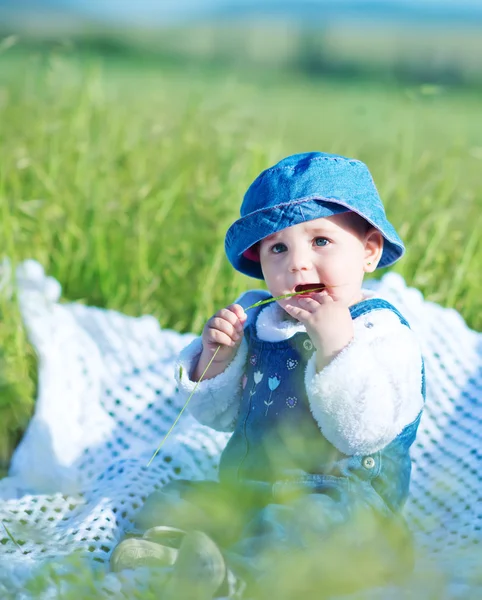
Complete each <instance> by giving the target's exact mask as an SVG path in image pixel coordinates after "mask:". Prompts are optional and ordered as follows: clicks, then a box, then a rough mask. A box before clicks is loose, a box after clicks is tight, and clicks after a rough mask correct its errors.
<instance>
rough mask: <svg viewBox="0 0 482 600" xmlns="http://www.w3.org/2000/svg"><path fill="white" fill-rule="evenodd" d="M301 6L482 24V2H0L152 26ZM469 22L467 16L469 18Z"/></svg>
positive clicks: (17, 8) (332, 11) (1, 5)
mask: <svg viewBox="0 0 482 600" xmlns="http://www.w3.org/2000/svg"><path fill="white" fill-rule="evenodd" d="M299 2H302V3H303V5H304V7H305V11H306V10H309V7H310V6H311V7H316V8H320V9H321V8H324V10H325V12H326V14H335V12H336V13H340V12H341V11H342V10H343V9H344V7H346V8H347V9H348V10H351V12H352V13H354V14H360V10H361V9H362V7H363V10H364V11H369V12H370V14H374V13H376V12H377V9H379V10H380V13H381V14H382V13H383V12H387V11H388V10H389V9H394V8H397V14H405V13H406V14H407V15H408V16H409V17H410V16H411V17H413V18H417V16H421V18H427V17H428V18H432V17H433V18H437V16H438V15H439V14H441V13H444V14H446V15H448V16H446V18H449V19H450V18H452V15H455V13H460V14H462V13H466V15H467V14H468V15H469V17H468V20H470V14H471V11H475V12H477V13H479V15H478V16H479V19H481V20H482V0H0V12H1V9H2V8H8V9H9V10H10V11H15V12H16V13H21V12H22V10H23V11H25V13H27V12H42V10H45V11H46V10H49V11H56V10H60V11H64V10H67V11H69V10H71V11H74V12H75V13H78V14H80V15H83V16H86V17H88V18H91V19H94V20H99V21H103V22H112V23H115V22H118V23H137V24H152V23H156V24H157V23H159V24H161V23H163V22H170V21H171V22H172V21H176V20H185V19H186V18H190V19H196V17H206V16H209V15H210V14H216V13H217V12H218V11H221V10H223V9H224V11H226V10H229V9H231V10H232V9H233V7H234V6H237V7H238V11H237V13H236V14H240V13H242V12H243V11H246V8H247V7H252V8H253V10H254V11H255V13H256V14H259V13H260V11H263V12H265V13H270V12H275V11H276V10H277V9H278V11H279V9H280V6H282V7H284V9H285V12H286V10H288V11H289V14H290V15H291V16H296V7H297V5H299V4H298V3H299ZM466 19H467V16H466Z"/></svg>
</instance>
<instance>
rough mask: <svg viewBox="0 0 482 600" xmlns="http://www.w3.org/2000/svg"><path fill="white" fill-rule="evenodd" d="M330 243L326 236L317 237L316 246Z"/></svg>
mask: <svg viewBox="0 0 482 600" xmlns="http://www.w3.org/2000/svg"><path fill="white" fill-rule="evenodd" d="M329 243H330V240H327V239H326V238H325V237H317V238H315V245H316V246H326V245H327V244H329Z"/></svg>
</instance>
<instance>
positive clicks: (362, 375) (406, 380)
mask: <svg viewBox="0 0 482 600" xmlns="http://www.w3.org/2000/svg"><path fill="white" fill-rule="evenodd" d="M353 325H354V337H353V340H352V341H351V342H350V343H349V344H348V345H347V346H346V347H345V348H344V349H343V350H342V351H341V352H340V353H339V354H338V355H337V356H336V357H335V358H334V359H333V360H332V361H331V362H330V363H329V364H328V365H327V366H326V367H325V368H324V369H323V370H321V371H318V369H317V358H316V353H315V354H314V355H313V357H312V358H311V359H310V362H309V363H308V365H307V368H306V375H305V384H306V390H307V393H308V398H309V401H310V406H311V410H312V413H313V416H314V417H315V419H316V421H317V422H318V425H319V426H320V429H321V431H322V433H323V434H324V436H325V437H326V438H327V439H328V440H329V441H330V442H331V443H332V444H333V445H334V446H335V447H336V448H338V449H339V450H340V451H341V452H343V453H345V454H348V455H353V454H370V453H372V452H376V451H377V450H380V449H381V448H383V447H384V446H386V445H387V444H389V443H390V442H391V441H392V440H393V439H395V437H396V436H397V435H398V434H399V433H400V432H401V431H402V429H403V428H404V427H405V426H406V425H408V424H409V423H411V422H412V421H413V420H414V419H415V418H416V417H417V416H418V414H419V413H420V411H421V410H422V408H423V396H422V392H421V384H422V357H421V352H420V348H419V345H418V343H417V340H416V338H415V335H414V334H413V332H412V331H411V330H410V329H409V328H408V327H407V326H406V325H403V324H402V323H400V320H399V319H398V317H397V316H396V315H395V314H394V313H393V312H391V311H389V310H378V311H373V312H371V313H368V314H366V315H363V316H362V317H359V318H358V319H355V321H354V322H353Z"/></svg>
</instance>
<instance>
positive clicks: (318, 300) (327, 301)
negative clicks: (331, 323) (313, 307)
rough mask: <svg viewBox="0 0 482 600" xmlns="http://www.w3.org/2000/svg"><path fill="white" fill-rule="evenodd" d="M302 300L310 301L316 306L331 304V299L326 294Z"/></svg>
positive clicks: (314, 295)
mask: <svg viewBox="0 0 482 600" xmlns="http://www.w3.org/2000/svg"><path fill="white" fill-rule="evenodd" d="M303 300H311V301H312V302H314V303H316V304H331V303H332V302H333V298H332V297H331V296H328V295H327V294H313V295H312V296H310V297H309V298H303Z"/></svg>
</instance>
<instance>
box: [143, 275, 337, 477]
mask: <svg viewBox="0 0 482 600" xmlns="http://www.w3.org/2000/svg"><path fill="white" fill-rule="evenodd" d="M325 288H326V286H322V287H320V288H313V289H312V290H311V291H313V292H321V290H324V289H325ZM305 293H306V290H302V291H301V292H291V293H290V294H284V295H283V296H276V297H275V298H267V299H266V300H260V301H259V302H255V303H254V304H251V306H248V307H247V308H245V309H244V310H245V311H247V310H250V309H252V308H256V307H257V306H262V305H263V304H269V303H270V302H276V301H278V300H284V299H285V298H291V297H292V296H298V295H299V294H305ZM220 348H221V346H218V347H217V348H216V352H215V353H214V354H213V355H212V357H211V360H210V361H209V363H208V366H207V367H206V368H205V369H204V371H203V373H202V374H201V377H200V378H199V379H198V381H197V382H196V385H195V386H194V389H193V391H192V392H191V393H190V394H189V398H188V399H187V400H186V402H185V403H184V406H183V407H182V408H181V410H180V412H179V414H178V415H177V417H176V419H175V421H174V423H173V424H172V425H171V427H170V428H169V431H168V432H167V433H166V435H165V436H164V437H163V439H162V441H161V443H160V444H159V446H158V448H157V450H156V451H155V452H154V454H153V455H152V456H151V458H150V459H149V462H148V463H147V466H149V465H150V464H151V462H152V461H153V460H154V459H155V458H156V456H157V455H158V453H159V450H160V449H161V448H162V446H163V445H164V443H165V441H166V440H167V438H168V437H169V435H170V434H171V432H172V430H173V429H174V427H175V426H176V424H177V422H178V421H179V419H180V418H181V415H182V413H183V412H184V411H185V410H186V408H187V405H188V404H189V402H190V400H191V398H192V397H193V394H194V392H195V391H196V390H197V387H198V385H199V384H200V383H201V381H202V380H203V379H204V375H206V373H207V370H208V369H209V367H210V366H211V364H212V362H213V360H214V358H215V357H216V354H217V353H218V351H219V349H220Z"/></svg>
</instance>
